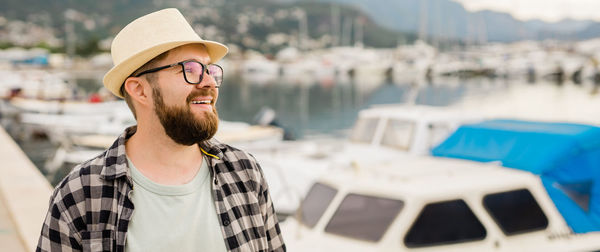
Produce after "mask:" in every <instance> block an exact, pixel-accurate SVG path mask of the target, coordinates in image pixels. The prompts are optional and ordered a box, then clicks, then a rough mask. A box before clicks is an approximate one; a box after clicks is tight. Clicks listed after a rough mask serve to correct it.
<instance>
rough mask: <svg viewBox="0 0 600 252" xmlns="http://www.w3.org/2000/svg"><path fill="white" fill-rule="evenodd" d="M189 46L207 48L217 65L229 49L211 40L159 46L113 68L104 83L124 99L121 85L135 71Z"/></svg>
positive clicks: (178, 42) (170, 43) (106, 75)
mask: <svg viewBox="0 0 600 252" xmlns="http://www.w3.org/2000/svg"><path fill="white" fill-rule="evenodd" d="M188 44H202V45H205V46H206V49H207V51H208V55H209V57H210V63H215V62H217V61H219V60H220V59H221V58H223V57H224V56H225V54H227V51H228V49H227V47H226V46H225V45H223V44H221V43H219V42H214V41H210V40H189V41H176V42H168V43H164V44H159V45H156V46H153V47H151V48H148V49H146V50H144V51H141V52H139V53H137V54H135V55H133V56H132V57H129V58H128V59H127V60H125V61H123V62H121V63H119V64H118V65H115V66H113V67H112V68H111V69H110V70H109V71H108V72H107V73H106V74H105V75H104V79H103V80H102V82H103V83H104V86H105V87H106V88H107V89H108V90H109V91H111V92H112V93H113V94H114V95H116V96H118V97H121V98H123V95H122V94H121V85H123V83H124V82H125V80H126V79H127V77H129V76H130V75H131V74H132V73H133V72H134V71H135V70H137V69H138V68H140V67H141V66H143V65H144V64H146V63H147V62H148V61H150V60H151V59H153V58H154V57H156V56H158V55H160V54H162V53H164V52H166V51H168V50H171V49H173V48H175V47H179V46H182V45H188Z"/></svg>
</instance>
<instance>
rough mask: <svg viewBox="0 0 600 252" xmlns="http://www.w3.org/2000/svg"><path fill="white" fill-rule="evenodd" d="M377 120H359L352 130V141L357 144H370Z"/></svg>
mask: <svg viewBox="0 0 600 252" xmlns="http://www.w3.org/2000/svg"><path fill="white" fill-rule="evenodd" d="M378 123H379V118H359V119H358V121H356V125H354V129H353V130H352V138H351V139H352V141H354V142H359V143H371V142H372V141H373V137H374V136H375V130H377V124H378Z"/></svg>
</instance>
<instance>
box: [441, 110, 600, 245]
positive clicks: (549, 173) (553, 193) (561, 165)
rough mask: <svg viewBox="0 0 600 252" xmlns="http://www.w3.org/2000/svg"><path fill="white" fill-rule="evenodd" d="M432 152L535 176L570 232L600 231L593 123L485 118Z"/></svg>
mask: <svg viewBox="0 0 600 252" xmlns="http://www.w3.org/2000/svg"><path fill="white" fill-rule="evenodd" d="M432 155H434V156H437V157H447V158H457V159H465V160H472V161H478V162H497V163H499V164H501V165H502V166H504V167H508V168H512V169H517V170H522V171H526V172H529V173H531V174H534V175H536V176H539V178H540V180H541V182H542V184H543V188H544V189H545V191H546V192H547V194H548V195H549V196H550V198H551V199H552V201H553V202H554V205H555V206H556V207H557V208H558V211H559V212H560V213H561V214H562V216H563V217H564V219H565V221H566V222H567V224H568V225H569V228H570V229H571V230H572V231H573V232H575V233H578V234H581V233H588V232H600V127H598V126H593V125H587V124H576V123H563V122H537V121H523V120H507V119H497V120H489V121H484V122H480V123H475V124H467V125H463V126H461V127H460V128H458V129H457V130H456V132H454V133H453V134H452V135H450V136H449V137H448V138H447V139H446V140H445V141H444V142H442V143H441V144H440V145H439V146H437V147H435V148H434V149H433V150H432Z"/></svg>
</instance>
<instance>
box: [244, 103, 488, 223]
mask: <svg viewBox="0 0 600 252" xmlns="http://www.w3.org/2000/svg"><path fill="white" fill-rule="evenodd" d="M480 120H483V119H482V118H481V117H480V116H479V115H477V114H474V113H463V111H461V110H455V109H453V108H447V107H432V106H425V105H380V106H373V107H371V108H367V109H364V110H361V111H360V112H359V115H358V119H357V120H356V123H355V125H354V127H353V129H352V130H351V133H350V137H349V138H348V139H334V138H308V139H304V140H299V141H282V142H279V143H277V144H274V145H263V146H252V147H248V148H244V149H245V150H247V151H249V152H250V153H252V154H253V155H254V156H255V157H256V159H257V160H258V161H259V163H260V164H261V167H262V168H263V171H264V173H265V176H266V178H267V180H268V181H269V187H270V190H271V195H272V198H273V202H274V205H275V209H276V211H277V212H278V213H279V214H281V215H282V216H287V215H291V214H293V213H294V212H295V211H296V209H297V208H298V206H299V204H300V202H301V200H302V198H303V197H304V196H305V195H306V193H307V192H308V190H309V189H310V186H311V185H312V183H313V182H314V181H315V180H316V179H317V178H318V177H320V176H322V175H323V174H325V173H327V172H328V171H329V170H331V169H334V168H336V167H351V166H353V165H354V164H356V163H366V162H373V163H377V162H384V161H397V160H400V159H402V158H404V156H407V155H429V150H430V149H431V148H432V147H434V146H435V145H437V144H439V142H441V141H442V140H444V139H445V137H447V136H448V135H449V134H451V133H452V132H453V131H454V129H456V127H458V126H460V125H461V124H462V123H467V122H476V121H480Z"/></svg>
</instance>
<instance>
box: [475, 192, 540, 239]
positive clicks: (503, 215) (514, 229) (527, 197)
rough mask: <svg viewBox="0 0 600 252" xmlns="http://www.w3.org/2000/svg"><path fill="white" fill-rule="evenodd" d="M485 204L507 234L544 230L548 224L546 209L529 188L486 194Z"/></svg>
mask: <svg viewBox="0 0 600 252" xmlns="http://www.w3.org/2000/svg"><path fill="white" fill-rule="evenodd" d="M483 205H484V206H485V209H487V211H488V212H489V213H490V215H491V216H492V217H493V218H494V220H495V221H496V223H497V224H498V226H500V228H501V229H502V231H503V232H504V234H506V235H515V234H520V233H525V232H531V231H538V230H543V229H546V227H547V226H548V219H547V218H546V215H545V214H544V211H542V209H541V208H540V205H538V203H537V201H536V200H535V198H534V197H533V195H531V192H529V190H527V189H520V190H514V191H508V192H501V193H494V194H489V195H486V196H485V197H484V198H483Z"/></svg>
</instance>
